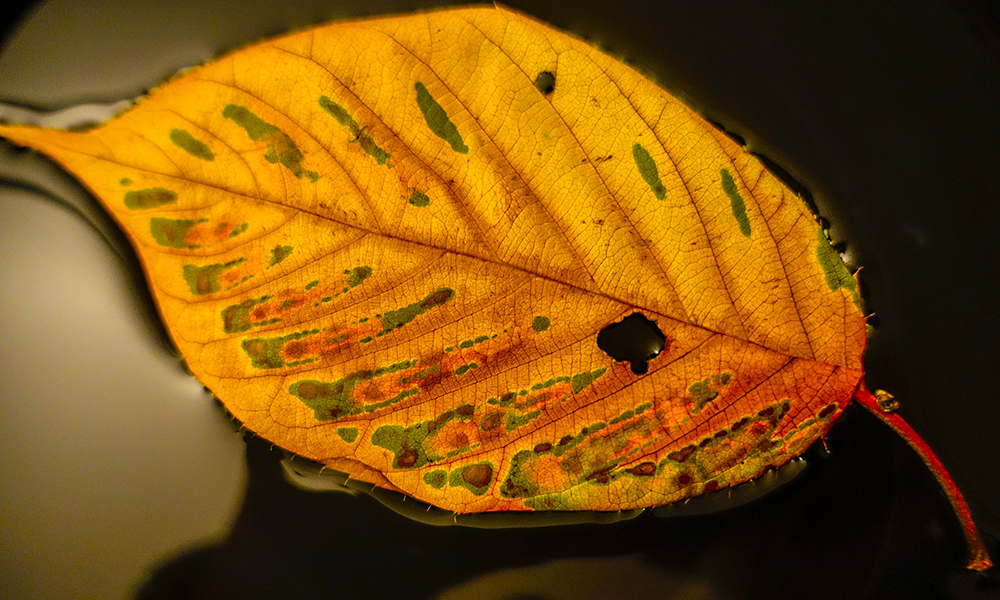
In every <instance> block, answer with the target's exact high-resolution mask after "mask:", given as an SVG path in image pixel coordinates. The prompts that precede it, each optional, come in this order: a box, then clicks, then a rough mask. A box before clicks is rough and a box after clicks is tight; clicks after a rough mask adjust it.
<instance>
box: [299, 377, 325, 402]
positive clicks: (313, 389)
mask: <svg viewBox="0 0 1000 600" xmlns="http://www.w3.org/2000/svg"><path fill="white" fill-rule="evenodd" d="M322 392H323V386H321V385H320V384H318V383H315V382H313V381H302V382H300V383H299V387H298V390H297V392H296V393H297V394H298V396H299V398H302V399H303V400H315V399H316V397H317V396H319V395H320V394H321V393H322Z"/></svg>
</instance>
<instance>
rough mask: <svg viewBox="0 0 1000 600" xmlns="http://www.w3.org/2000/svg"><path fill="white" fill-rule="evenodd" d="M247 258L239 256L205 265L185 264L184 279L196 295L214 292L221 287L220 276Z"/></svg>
mask: <svg viewBox="0 0 1000 600" xmlns="http://www.w3.org/2000/svg"><path fill="white" fill-rule="evenodd" d="M245 260H246V259H245V258H238V259H236V260H231V261H229V262H227V263H215V264H211V265H205V266H198V265H184V280H185V281H187V284H188V287H189V288H190V289H191V293H192V294H194V295H195V296H204V295H206V294H214V293H215V292H218V291H219V290H220V289H221V286H220V284H219V276H220V275H222V274H223V273H225V272H226V271H228V270H229V269H231V268H233V267H235V266H236V265H238V264H240V263H241V262H243V261H245Z"/></svg>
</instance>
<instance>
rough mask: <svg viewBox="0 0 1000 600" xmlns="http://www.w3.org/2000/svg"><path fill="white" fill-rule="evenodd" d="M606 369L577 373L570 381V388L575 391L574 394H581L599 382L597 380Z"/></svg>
mask: <svg viewBox="0 0 1000 600" xmlns="http://www.w3.org/2000/svg"><path fill="white" fill-rule="evenodd" d="M605 370H606V369H597V370H595V371H583V372H582V373H577V374H576V375H574V376H573V377H571V378H570V380H569V386H570V388H571V389H572V390H573V393H574V394H579V393H580V392H582V391H583V390H584V389H585V388H586V387H587V386H589V385H590V384H592V383H594V382H595V381H597V378H598V377H600V376H601V375H603V374H604V371H605Z"/></svg>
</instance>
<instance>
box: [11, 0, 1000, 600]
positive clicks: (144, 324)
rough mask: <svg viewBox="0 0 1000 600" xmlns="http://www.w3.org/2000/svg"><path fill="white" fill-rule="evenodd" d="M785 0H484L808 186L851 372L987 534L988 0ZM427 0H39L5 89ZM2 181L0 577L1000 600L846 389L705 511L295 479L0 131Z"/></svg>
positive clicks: (144, 78) (38, 581) (998, 116)
mask: <svg viewBox="0 0 1000 600" xmlns="http://www.w3.org/2000/svg"><path fill="white" fill-rule="evenodd" d="M795 4H796V3H790V4H789V5H787V6H783V7H778V6H775V5H773V4H767V5H760V6H756V7H753V8H750V7H749V6H744V5H743V4H742V3H734V2H725V3H722V4H721V5H720V4H714V5H713V6H711V7H709V6H707V5H703V3H668V4H667V5H666V6H660V5H659V3H656V4H655V5H656V6H657V8H656V9H655V10H654V9H647V8H644V7H643V6H642V5H640V4H628V5H626V6H620V7H614V8H612V7H610V5H607V4H606V3H594V4H593V5H586V6H582V7H581V6H575V5H570V4H569V3H559V2H532V3H527V2H525V3H520V2H512V3H510V5H512V6H513V7H515V8H519V9H521V10H524V11H525V12H528V13H529V14H532V15H534V16H536V17H538V18H540V19H542V20H545V21H548V22H550V23H552V24H554V25H556V26H557V27H559V28H562V29H566V30H569V31H571V32H575V33H577V34H579V35H582V36H584V37H587V38H589V39H591V40H593V41H595V42H597V43H600V44H602V45H603V46H604V47H605V48H606V49H608V50H609V51H610V52H612V53H613V54H616V55H618V56H621V57H623V58H625V59H626V60H627V61H629V62H631V63H632V64H634V65H636V66H638V67H639V68H640V69H641V70H643V71H645V72H647V73H650V74H652V75H653V76H654V77H655V78H656V79H658V81H659V82H660V83H661V84H662V85H664V86H665V87H666V88H667V89H669V90H670V91H672V92H673V93H675V94H676V95H678V96H679V97H680V98H681V99H682V100H684V101H685V102H688V103H690V104H691V105H692V106H694V107H695V108H696V109H698V110H700V111H701V112H702V113H703V114H705V115H707V116H708V117H709V118H711V119H712V120H713V121H716V122H720V123H722V124H724V125H725V126H726V128H727V129H729V130H731V131H734V132H736V133H738V134H740V135H742V136H744V137H745V138H746V139H747V140H748V142H749V143H750V144H751V146H752V148H753V149H754V150H755V151H759V152H762V153H764V154H766V155H767V156H768V157H769V158H770V159H772V160H773V161H775V162H776V163H777V164H779V165H781V166H782V167H783V168H784V169H785V170H787V171H788V172H790V173H791V174H792V175H793V176H794V177H795V178H796V179H798V181H800V182H801V183H802V184H803V185H804V186H805V187H806V188H807V189H808V190H809V191H811V192H812V194H813V195H814V196H815V197H816V199H817V203H818V204H819V205H820V210H821V212H822V213H823V214H824V215H825V216H826V217H827V218H829V219H830V221H831V222H832V224H833V228H832V232H833V236H834V238H835V239H836V240H843V241H846V242H847V246H846V247H847V251H848V255H849V257H850V258H851V260H852V262H853V263H854V264H855V265H864V267H865V269H864V271H863V274H862V278H861V279H862V283H863V288H864V290H865V293H866V294H867V307H868V308H869V309H870V310H871V311H873V312H875V313H876V315H877V317H878V322H879V329H878V332H877V335H876V336H875V338H874V339H873V340H872V342H871V347H870V349H869V352H868V354H867V356H866V366H867V370H868V382H869V385H870V386H871V387H872V388H873V389H874V388H876V387H881V388H886V389H888V390H890V391H892V392H893V393H894V394H895V395H896V397H897V398H899V399H900V401H901V403H902V405H903V408H902V414H903V416H904V417H905V418H906V419H907V420H909V422H910V423H911V424H912V425H913V426H914V427H915V428H916V429H917V431H919V432H920V433H921V434H923V435H924V436H925V437H926V439H927V440H928V442H929V443H930V444H931V446H932V447H933V448H934V449H935V450H936V451H937V452H938V453H939V454H940V456H941V458H942V460H943V461H944V462H945V464H946V465H948V466H949V468H950V469H951V472H952V474H953V475H954V477H955V478H956V480H957V481H958V483H959V486H960V487H961V488H962V489H963V491H964V492H965V493H966V495H967V498H968V500H969V503H970V505H971V507H972V511H973V514H974V515H975V517H976V518H977V522H978V523H979V526H980V528H981V530H982V533H983V534H984V537H985V538H986V541H987V544H988V545H989V547H990V548H991V550H992V553H993V555H994V557H995V558H998V557H1000V545H998V535H1000V472H998V471H1000V469H998V468H997V463H998V459H1000V435H998V428H1000V400H998V396H997V393H996V391H995V383H994V379H993V377H994V376H995V375H996V373H997V360H998V358H1000V310H998V308H1000V283H998V282H1000V269H998V264H1000V261H998V259H1000V255H998V251H997V240H998V239H1000V235H998V233H997V223H998V218H1000V208H998V207H1000V61H998V60H997V56H1000V43H998V34H997V25H998V21H997V14H996V12H990V11H989V10H987V9H986V8H985V6H986V5H985V4H983V3H977V2H974V1H972V0H963V1H954V2H916V1H912V0H909V1H905V2H900V3H896V4H893V5H889V4H888V3H880V4H879V5H878V6H870V5H869V3H867V2H861V1H852V2H840V3H831V4H829V5H826V6H824V7H817V6H814V5H813V4H812V3H809V8H796V7H795ZM426 6H430V5H428V4H426V3H424V2H416V1H413V2H407V3H394V4H390V3H387V2H370V1H369V2H361V1H356V2H343V3H342V2H332V1H320V0H314V1H306V0H281V1H272V2H251V3H211V2H204V0H198V1H196V0H183V1H180V0H175V1H174V2H170V3H157V2H146V3H142V4H133V3H129V2H125V1H124V0H118V1H109V2H86V1H84V0H75V1H73V0H63V1H53V2H49V3H44V4H42V5H41V6H40V7H39V8H37V9H36V10H35V12H33V13H31V14H30V16H29V18H28V19H27V21H26V22H25V24H24V26H23V28H22V29H20V30H19V31H18V32H17V33H16V34H15V35H14V36H13V37H11V38H9V39H8V43H7V46H6V47H5V48H4V50H3V52H2V54H0V102H6V103H14V104H18V105H21V106H24V107H27V108H34V109H42V110H55V109H62V108H65V107H69V106H73V105H76V104H79V103H82V102H95V101H96V102H109V101H114V100H120V99H122V98H130V97H134V96H136V95H138V94H141V93H142V92H143V91H144V90H146V89H147V88H148V87H150V86H152V85H155V84H156V83H158V82H159V81H161V80H162V79H164V78H165V77H168V76H170V75H171V74H173V73H174V72H175V71H176V70H177V69H179V68H181V67H185V66H189V65H193V64H197V63H199V62H201V61H204V60H207V59H209V58H211V57H212V56H215V55H217V54H219V53H220V52H223V51H226V50H229V49H231V48H234V47H236V46H238V45H240V44H243V43H246V42H250V41H254V40H256V39H260V38H261V37H264V36H268V35H273V34H278V33H282V32H284V31H287V30H289V29H291V28H295V27H302V26H307V25H311V24H314V23H318V22H321V21H324V20H328V19H332V18H339V17H349V16H362V15H365V14H375V13H385V12H399V11H407V10H411V9H415V8H420V7H426ZM4 110H7V112H4V113H2V114H0V117H5V118H12V117H11V116H10V115H11V114H12V113H10V112H9V110H8V109H4ZM0 178H2V179H0V183H2V185H0V257H3V258H2V260H0V311H2V313H0V341H2V344H3V346H2V352H3V354H2V356H3V360H2V361H0V426H2V431H3V434H4V435H3V441H2V442H0V597H5V598H7V597H9V598H25V599H34V598H39V599H40V598H59V599H64V598H128V597H137V596H138V597H141V598H265V597H266V598H296V599H304V598H339V597H345V598H362V597H364V598H384V597H385V598H388V597H393V598H397V597H406V598H442V599H449V600H453V599H459V598H487V599H489V598H496V599H501V598H503V599H507V600H513V599H515V598H520V599H522V600H526V599H528V598H548V599H557V598H558V599H562V598H566V599H569V598H644V597H650V598H786V597H787V598H802V597H808V598H962V599H964V598H996V597H1000V580H998V577H997V575H996V574H995V573H987V574H974V573H971V572H968V571H965V570H964V569H963V564H964V546H963V541H962V537H961V533H960V531H959V529H958V525H957V522H956V521H955V519H954V517H953V516H952V513H951V509H950V507H949V505H948V503H947V500H946V499H945V497H944V496H943V495H942V494H941V493H940V491H939V489H938V487H937V484H936V483H935V482H934V480H933V478H932V477H931V475H930V474H929V473H928V472H927V471H926V470H925V469H924V467H923V465H922V464H921V463H920V461H919V460H918V459H917V457H916V456H915V455H914V454H913V453H912V452H911V451H910V450H909V449H908V448H907V447H906V446H905V444H904V443H903V442H902V441H900V440H899V439H897V438H896V437H895V436H894V435H893V434H892V433H891V432H890V431H889V430H888V429H887V428H885V427H884V426H883V425H881V424H880V423H879V422H877V421H876V420H875V419H874V418H873V417H870V416H869V415H867V414H866V413H864V412H863V411H861V410H860V409H857V408H854V409H849V410H848V411H847V412H846V413H845V415H844V417H843V418H842V419H841V421H839V422H838V423H837V424H836V425H835V426H834V428H833V429H832V431H831V433H830V435H829V437H828V439H827V444H828V446H829V449H830V451H831V452H830V454H829V455H828V456H826V455H825V453H824V452H821V451H820V450H821V449H814V450H812V451H810V452H809V454H808V455H807V458H808V459H809V462H810V466H809V468H808V469H807V470H806V471H805V472H804V473H803V474H802V475H801V476H799V477H798V478H797V479H796V480H795V481H793V482H792V483H790V484H789V485H787V486H785V487H784V488H782V489H781V490H780V491H778V492H776V493H774V494H771V495H769V496H767V497H766V498H764V499H763V500H760V501H758V502H756V503H753V504H751V505H748V506H744V507H741V508H739V509H735V510H733V511H730V512H725V513H720V514H712V515H705V516H694V517H683V518H674V519H659V518H655V517H653V516H651V515H643V516H641V517H639V518H637V519H634V520H632V521H628V522H624V523H618V524H614V525H578V526H567V527H553V528H538V529H521V530H500V531H484V530H473V529H463V528H455V527H450V528H435V527H429V526H426V525H421V524H418V523H413V522H411V521H407V520H405V519H403V518H402V517H399V516H398V515H396V514H395V513H393V512H390V511H389V510H387V509H385V508H384V507H382V506H381V505H379V504H377V503H376V502H374V501H372V500H371V499H370V498H367V497H364V496H361V497H352V496H346V495H337V494H319V493H309V492H304V491H301V490H298V489H295V488H293V487H291V486H289V485H288V484H286V483H285V481H284V480H283V479H282V477H281V472H280V466H279V459H280V458H281V455H280V452H278V451H277V450H273V449H271V448H270V445H269V444H267V443H266V442H263V441H262V440H260V439H251V440H250V441H249V443H244V441H243V440H242V438H241V437H240V436H239V435H238V434H237V433H236V432H235V430H234V427H233V426H232V424H231V423H230V422H229V421H228V419H227V418H226V417H225V416H224V415H223V413H222V411H221V410H220V409H219V408H218V407H217V406H216V405H215V404H214V403H213V401H212V400H211V398H210V397H209V395H208V394H206V393H205V392H204V390H203V389H202V388H201V386H200V385H199V384H198V383H197V382H195V381H194V380H193V379H192V378H190V377H189V376H188V375H186V374H185V373H184V371H183V370H182V368H181V367H180V364H179V362H178V360H177V359H176V358H175V357H173V356H172V354H171V353H170V350H169V349H168V348H167V347H166V346H165V344H164V343H163V341H162V331H161V330H160V328H159V327H158V325H157V324H156V317H155V312H154V310H153V309H152V307H151V306H149V304H148V295H147V294H146V293H145V291H144V288H143V286H144V284H143V283H142V282H141V280H140V279H138V275H139V273H138V271H137V266H136V264H135V261H134V258H129V257H128V254H127V250H126V249H125V247H124V245H123V240H122V238H121V236H120V235H118V234H116V233H115V232H114V230H113V228H110V227H109V225H110V223H109V221H108V220H107V219H106V218H105V217H103V216H102V215H101V213H100V211H99V210H95V204H94V203H93V201H92V200H89V199H88V197H87V196H86V193H85V192H83V191H82V190H81V189H80V188H79V186H77V185H75V184H74V183H73V182H72V180H71V179H69V178H68V177H66V176H65V175H62V174H61V172H59V171H58V169H55V168H53V167H52V166H51V165H50V164H49V163H47V162H46V161H45V160H43V159H40V158H39V157H37V156H33V155H30V154H27V153H21V152H17V151H15V150H13V149H12V148H10V147H9V146H6V145H5V146H4V147H3V148H0ZM69 207H72V208H69ZM102 228H103V231H105V234H104V235H105V236H106V237H104V236H102V234H101V233H100V232H101V231H102Z"/></svg>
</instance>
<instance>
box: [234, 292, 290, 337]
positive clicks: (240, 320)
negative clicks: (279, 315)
mask: <svg viewBox="0 0 1000 600" xmlns="http://www.w3.org/2000/svg"><path fill="white" fill-rule="evenodd" d="M270 298H271V297H270V296H262V297H260V298H251V299H248V300H244V301H243V302H240V303H239V304H233V305H232V306H227V307H226V308H225V309H223V310H222V330H223V331H225V332H226V333H239V332H241V331H246V330H248V329H250V328H251V327H253V326H254V325H255V323H254V322H253V320H252V319H251V315H250V311H251V310H253V307H255V306H257V305H258V304H263V303H264V302H267V301H268V300H270ZM280 320H281V319H273V320H270V321H266V323H268V324H270V323H272V322H277V321H280ZM262 324H264V323H256V325H262Z"/></svg>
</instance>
